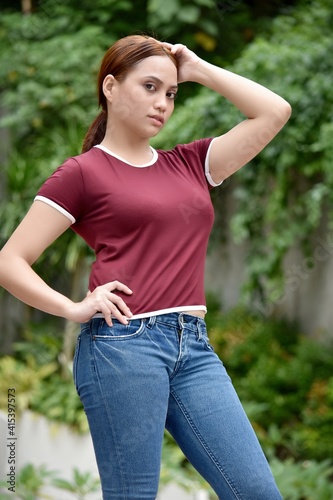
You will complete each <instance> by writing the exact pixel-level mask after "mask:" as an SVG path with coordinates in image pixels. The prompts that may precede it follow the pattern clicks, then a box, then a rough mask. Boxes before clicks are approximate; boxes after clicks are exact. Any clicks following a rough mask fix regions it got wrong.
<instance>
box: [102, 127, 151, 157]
mask: <svg viewBox="0 0 333 500" xmlns="http://www.w3.org/2000/svg"><path fill="white" fill-rule="evenodd" d="M101 145H102V146H104V147H105V148H107V149H109V150H110V151H112V152H113V153H115V154H117V155H118V156H121V157H122V158H124V160H127V161H128V162H130V163H133V164H145V163H148V162H149V161H150V160H151V159H152V151H151V148H150V145H149V140H148V139H146V138H138V137H136V138H135V137H134V138H133V137H128V136H126V135H124V134H120V133H119V132H118V133H117V131H116V130H114V129H113V130H112V133H111V131H110V130H109V129H107V130H106V133H105V136H104V139H103V140H102V142H101Z"/></svg>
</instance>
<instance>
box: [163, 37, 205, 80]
mask: <svg viewBox="0 0 333 500" xmlns="http://www.w3.org/2000/svg"><path fill="white" fill-rule="evenodd" d="M158 43H160V44H161V45H162V46H163V47H166V48H167V49H169V50H170V52H171V54H174V55H175V56H176V58H177V60H178V64H179V66H178V83H183V82H193V81H196V80H195V70H196V67H197V65H198V64H199V63H200V60H201V59H200V58H199V57H198V56H197V55H196V54H195V53H194V52H192V50H190V49H188V48H187V47H186V45H183V44H181V43H176V44H174V45H173V44H172V43H168V42H158Z"/></svg>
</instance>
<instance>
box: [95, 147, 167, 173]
mask: <svg viewBox="0 0 333 500" xmlns="http://www.w3.org/2000/svg"><path fill="white" fill-rule="evenodd" d="M149 147H150V149H151V152H152V153H153V158H152V159H151V160H150V162H148V163H145V164H144V165H134V164H133V163H129V162H128V161H126V160H125V159H124V158H122V157H121V156H119V155H117V154H116V153H113V152H112V151H110V149H108V148H106V147H105V146H102V145H101V144H97V145H96V146H94V148H98V149H101V150H102V151H104V153H107V154H108V155H110V156H113V157H114V158H117V160H120V161H122V162H123V163H126V164H127V165H130V166H131V167H135V168H145V167H150V165H153V164H154V163H156V161H157V158H158V152H157V151H156V149H154V148H152V147H151V146H149Z"/></svg>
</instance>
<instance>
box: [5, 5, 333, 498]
mask: <svg viewBox="0 0 333 500" xmlns="http://www.w3.org/2000/svg"><path fill="white" fill-rule="evenodd" d="M332 26H333V5H332V2H331V0H289V1H287V0H282V1H278V0H273V1H271V2H267V1H265V0H226V1H220V2H216V1H213V0H194V1H180V0H168V1H162V0H146V1H141V0H136V1H127V0H95V1H94V2H90V1H88V0H39V1H37V0H21V1H20V0H1V5H0V164H1V168H0V244H1V246H2V245H3V244H4V243H5V241H6V240H7V238H8V237H9V236H10V234H11V233H12V232H13V230H14V229H15V227H16V226H17V225H18V223H19V222H20V220H21V219H22V218H23V216H24V214H25V213H26V211H27V210H28V208H29V206H30V204H31V202H32V200H33V198H34V196H35V194H36V192H37V191H38V188H39V187H40V185H41V184H42V183H43V181H44V180H45V179H46V178H47V177H48V176H49V175H50V174H51V173H52V172H53V170H55V168H57V166H58V165H60V164H61V163H63V161H64V159H65V158H67V157H69V156H73V155H76V154H79V153H80V150H81V145H82V140H83V137H84V134H85V132H86V130H87V128H88V126H89V124H90V123H91V121H92V120H93V118H94V117H95V116H96V114H97V113H98V109H97V98H96V83H95V82H96V75H97V71H98V68H99V64H100V62H101V59H102V57H103V54H104V52H105V50H106V49H107V48H108V47H109V46H110V45H111V44H112V43H113V42H114V41H116V40H117V39H118V38H120V37H122V36H126V35H129V34H135V33H145V34H148V35H151V36H156V37H157V38H159V39H161V40H166V41H169V42H171V43H178V42H179V43H183V44H186V45H187V46H188V47H189V48H190V49H192V50H194V51H195V52H196V53H197V54H198V55H199V56H201V57H202V58H204V59H206V60H208V61H210V62H212V63H214V64H217V65H219V66H222V67H225V68H227V69H230V70H231V71H234V72H236V73H239V74H241V75H243V76H246V77H248V78H251V79H253V80H255V81H257V82H259V83H262V84H263V85H265V86H267V87H268V88H270V89H272V90H273V91H275V92H277V93H278V94H280V95H281V96H283V97H284V98H285V99H286V100H287V101H289V102H290V104H291V105H292V108H293V114H292V117H291V119H290V121H289V122H288V124H287V125H286V127H285V128H284V129H283V130H282V131H281V132H280V133H279V134H278V136H277V137H276V138H275V139H274V140H273V141H272V142H271V143H270V144H269V146H267V147H266V148H265V150H264V151H263V152H262V153H260V155H259V156H258V157H257V158H255V159H254V160H253V161H252V162H251V163H250V164H248V165H247V166H246V167H245V168H243V169H242V170H241V171H239V172H237V173H236V174H235V175H233V176H232V177H231V178H230V179H229V180H227V181H226V182H224V184H223V185H222V186H221V187H220V188H218V189H215V190H213V191H212V200H213V203H214V206H215V213H216V220H215V225H214V229H213V233H212V237H211V241H210V247H209V252H208V257H207V268H206V290H207V297H208V315H207V323H208V327H209V334H210V338H211V343H212V344H213V345H214V348H215V350H216V352H217V353H218V354H219V356H220V357H221V359H222V360H223V361H224V363H225V365H226V367H227V369H228V370H229V373H230V375H231V376H232V379H233V382H234V385H235V386H236V389H237V390H238V393H239V395H240V397H241V400H242V402H243V404H244V407H245V409H246V411H247V413H248V415H249V417H250V419H251V422H252V424H253V426H254V428H255V430H256V432H257V435H258V436H259V439H260V441H261V444H262V446H263V447H264V450H265V453H266V455H267V457H268V459H269V461H270V464H271V467H272V469H273V472H274V475H275V477H276V480H277V482H278V485H279V487H280V489H281V492H282V494H283V497H284V498H285V499H287V500H331V499H332V498H333V483H332V478H333V439H332V429H333V375H332V366H333V345H332V343H333V342H332V341H333V307H332V303H333V284H332V279H331V277H332V276H333V258H332V255H333V232H332V229H333V210H332V207H333V141H332V137H333V83H332V82H333V55H332V54H333V37H332ZM242 118H243V117H242V116H241V115H240V114H239V113H238V111H237V110H235V109H234V107H233V106H232V105H230V103H228V102H227V101H225V100H224V99H223V98H222V97H221V96H218V95H215V94H214V93H213V92H211V91H210V90H208V89H205V88H201V87H200V86H198V85H195V84H190V83H185V84H182V85H181V86H180V91H179V97H178V98H177V104H176V110H175V112H174V116H173V118H172V119H171V120H170V122H169V123H168V125H167V126H166V128H165V129H164V130H163V131H162V132H161V133H160V135H159V136H158V137H157V138H155V139H154V140H153V141H152V145H153V146H154V147H156V148H172V147H173V146H174V145H175V144H177V143H186V142H190V141H192V140H194V139H197V138H200V137H209V136H215V135H220V134H222V133H224V132H225V131H227V130H229V129H230V128H231V127H233V126H234V125H235V124H237V123H238V122H239V121H240V120H241V119H242ZM273 126H274V124H272V127H273ZM253 140H254V139H253ZM247 146H248V147H251V138H249V142H248V144H247ZM193 216H195V207H194V209H193ZM93 259H94V257H93V255H92V254H91V252H90V251H89V250H88V249H87V248H86V246H85V244H84V243H83V242H81V241H80V239H79V238H78V237H76V236H75V235H74V233H73V232H71V231H67V232H66V233H65V234H64V235H63V236H62V237H61V238H60V239H59V240H58V241H57V242H56V243H55V244H54V245H52V247H51V248H49V249H48V250H47V251H46V252H45V254H44V255H43V256H42V257H41V258H40V260H39V261H38V262H37V263H36V265H35V267H36V270H37V271H38V272H39V273H40V274H41V275H42V276H43V278H44V279H45V280H46V281H47V282H48V283H50V284H51V285H52V286H53V287H55V288H56V289H57V290H59V291H61V292H62V293H65V294H67V295H68V296H70V297H71V298H72V299H73V300H80V299H81V298H83V296H84V295H85V290H86V288H87V277H88V272H89V266H90V265H91V263H92V261H93ZM77 333H78V329H77V325H73V324H72V323H70V322H67V321H64V320H61V319H58V318H51V317H48V316H46V315H44V314H42V313H40V312H38V311H35V310H33V309H31V308H29V307H27V306H24V305H23V304H21V303H19V302H18V301H17V300H15V299H14V298H12V297H11V296H9V294H7V293H6V292H4V291H3V290H2V291H1V293H0V409H1V410H2V412H1V418H0V431H1V436H0V437H1V442H0V444H1V447H0V480H1V479H3V483H2V490H0V499H2V498H4V499H5V498H7V497H8V498H12V499H14V498H15V499H16V498H17V499H25V500H28V499H30V500H31V499H37V500H39V499H42V498H54V499H56V500H61V499H62V500H71V499H75V498H80V499H83V498H84V499H88V498H89V499H90V498H91V499H97V500H100V499H101V494H100V492H99V484H98V479H97V472H96V465H95V463H94V458H93V454H92V449H91V442H90V438H89V434H88V433H87V423H86V419H85V415H84V412H83V410H82V407H81V404H80V401H79V399H78V397H77V395H76V393H75V390H74V387H73V384H72V375H71V366H72V358H73V350H74V345H75V339H76V335H77ZM9 388H15V394H16V401H15V406H16V407H15V411H16V415H17V429H16V431H17V433H18V434H17V435H18V436H19V439H18V447H17V457H16V458H17V463H16V465H17V471H16V473H17V474H16V485H17V487H16V493H15V494H13V493H12V492H10V491H8V489H7V487H8V484H6V474H7V473H8V467H9V465H8V450H6V445H5V443H6V440H7V438H8V425H7V422H8V420H7V416H8V389H9ZM0 488H1V486H0ZM170 488H171V489H172V488H176V489H177V492H176V490H175V489H173V490H172V493H168V491H169V492H170V491H171V489H170ZM60 492H61V493H60ZM15 495H16V496H15ZM47 495H48V496H47ZM168 495H169V496H168ZM177 495H178V496H177ZM170 497H172V498H173V500H177V499H178V498H179V500H183V499H194V498H196V499H197V500H199V499H200V500H204V499H208V498H211V499H215V498H216V497H214V495H213V493H212V492H211V490H210V489H209V487H208V486H207V485H206V484H205V483H204V482H203V481H202V480H201V479H200V478H199V477H198V475H197V474H196V473H195V471H194V470H193V469H192V468H191V466H190V465H189V463H188V462H187V461H186V459H185V457H184V456H183V455H182V454H181V452H180V451H179V450H178V448H177V447H176V446H175V444H174V443H173V441H172V439H171V438H170V436H168V435H167V434H166V435H165V445H164V452H163V464H162V471H161V496H160V497H159V498H161V500H168V498H170Z"/></svg>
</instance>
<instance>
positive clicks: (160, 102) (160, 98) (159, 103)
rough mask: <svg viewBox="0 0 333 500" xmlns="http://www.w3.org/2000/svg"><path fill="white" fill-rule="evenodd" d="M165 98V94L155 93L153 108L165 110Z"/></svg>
mask: <svg viewBox="0 0 333 500" xmlns="http://www.w3.org/2000/svg"><path fill="white" fill-rule="evenodd" d="M167 99H168V98H167V96H166V95H157V96H156V100H155V103H154V108H155V109H158V110H160V111H165V110H166V109H167Z"/></svg>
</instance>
